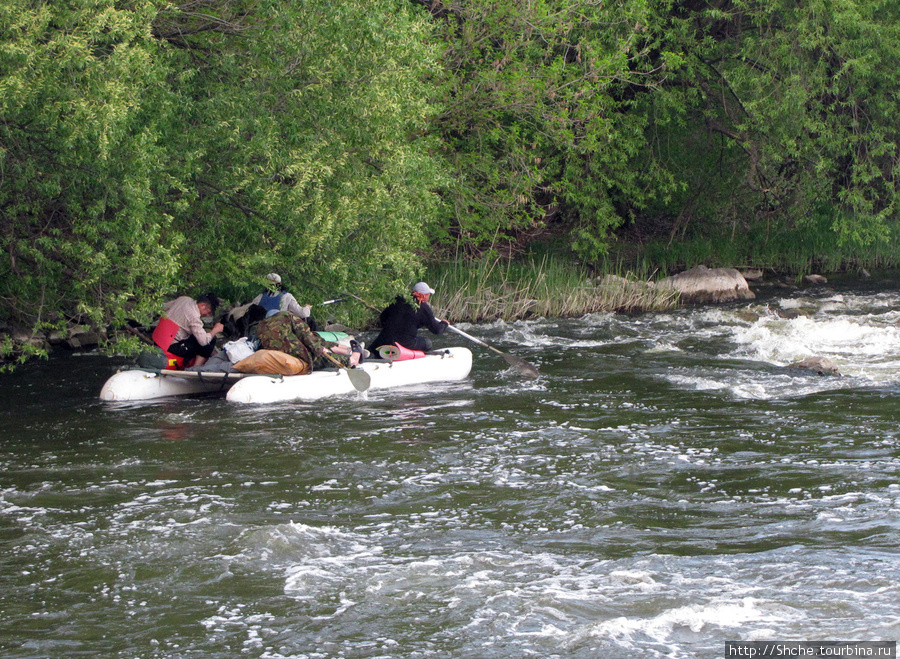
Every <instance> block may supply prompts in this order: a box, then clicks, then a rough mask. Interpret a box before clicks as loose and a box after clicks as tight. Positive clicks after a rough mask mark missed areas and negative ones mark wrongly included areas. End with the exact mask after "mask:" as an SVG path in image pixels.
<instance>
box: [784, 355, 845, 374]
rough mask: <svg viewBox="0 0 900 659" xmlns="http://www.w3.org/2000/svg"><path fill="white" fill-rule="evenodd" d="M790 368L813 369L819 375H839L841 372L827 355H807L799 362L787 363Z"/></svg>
mask: <svg viewBox="0 0 900 659" xmlns="http://www.w3.org/2000/svg"><path fill="white" fill-rule="evenodd" d="M789 366H790V368H804V369H806V370H809V371H815V372H816V373H818V374H819V375H838V376H839V375H840V374H841V372H840V371H839V370H838V367H837V366H836V365H835V363H834V362H833V361H831V360H830V359H828V357H807V358H806V359H801V360H800V361H799V362H794V363H793V364H790V365H789Z"/></svg>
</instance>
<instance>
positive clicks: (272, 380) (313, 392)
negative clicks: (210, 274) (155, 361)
mask: <svg viewBox="0 0 900 659" xmlns="http://www.w3.org/2000/svg"><path fill="white" fill-rule="evenodd" d="M359 368H361V369H363V370H365V371H366V373H368V374H369V376H370V380H371V384H370V387H369V388H370V389H388V388H391V387H403V386H410V385H416V384H425V383H428V382H451V381H455V380H464V379H465V378H467V377H468V376H469V372H470V371H471V370H472V352H471V351H470V350H469V349H468V348H446V349H443V350H440V351H438V352H435V353H429V354H426V355H425V356H424V357H421V358H419V359H410V360H405V361H395V362H387V361H380V360H372V361H368V362H365V363H364V364H361V365H360V366H359ZM226 392H227V393H226ZM222 393H226V399H227V400H230V401H233V402H236V403H278V402H286V401H293V400H300V401H312V400H318V399H320V398H327V397H329V396H340V395H345V394H351V393H356V389H355V388H354V386H353V383H352V382H351V381H350V378H349V376H348V375H347V372H346V370H345V369H340V370H337V369H335V370H330V369H329V370H324V371H315V372H313V373H310V374H308V375H290V376H281V375H246V374H243V373H216V372H210V371H167V370H163V371H157V370H148V369H128V370H124V371H119V372H118V373H116V374H115V375H113V376H112V377H111V378H109V379H108V380H107V381H106V383H105V384H104V385H103V388H102V389H101V390H100V398H101V400H105V401H136V400H152V399H155V398H168V397H171V396H193V395H202V394H209V395H212V394H222Z"/></svg>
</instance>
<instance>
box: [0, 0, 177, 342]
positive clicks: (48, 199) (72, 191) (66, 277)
mask: <svg viewBox="0 0 900 659" xmlns="http://www.w3.org/2000/svg"><path fill="white" fill-rule="evenodd" d="M154 13H155V12H154V9H153V7H152V6H151V3H147V2H144V3H141V2H132V3H129V7H128V8H127V9H121V8H117V7H116V6H115V5H114V3H112V2H89V1H87V0H82V1H80V2H66V3H41V2H33V1H31V0H27V1H26V0H9V1H8V2H4V3H3V4H2V6H0V248H2V253H3V258H2V259H0V320H3V321H4V322H5V323H6V324H11V325H13V326H18V327H21V328H24V329H25V330H26V331H40V330H46V329H49V328H52V327H59V326H62V325H63V324H64V323H65V322H66V321H67V320H77V321H80V322H92V323H95V324H98V323H104V322H109V321H122V320H123V319H124V317H125V315H126V313H127V312H128V309H129V307H130V306H131V304H132V302H133V300H134V298H135V297H136V296H147V295H150V296H152V295H153V292H154V291H161V290H164V289H165V288H166V287H167V286H168V282H169V280H170V278H171V277H172V274H173V272H174V270H175V268H176V263H177V261H176V259H175V258H174V256H173V252H174V251H175V250H177V249H178V247H179V241H178V239H177V236H176V235H172V234H171V233H168V232H167V228H168V225H169V221H170V218H169V217H167V215H166V214H165V213H164V212H163V211H162V209H161V208H160V206H159V205H158V203H157V202H158V200H159V198H160V195H161V191H162V190H163V189H164V188H165V187H166V186H167V180H166V179H167V175H166V168H167V157H166V156H165V152H166V147H167V145H166V144H164V143H162V142H161V140H160V138H161V136H162V135H164V134H166V133H167V131H168V130H169V124H170V122H171V121H172V119H173V117H172V107H173V105H172V94H171V93H170V90H169V89H168V85H167V83H166V74H167V73H168V64H167V60H166V58H165V56H164V54H163V53H161V52H160V49H159V47H158V45H159V44H158V41H157V40H156V39H154V38H153V36H152V35H151V29H150V23H151V20H152V18H153V15H154ZM12 352H13V346H12V344H11V342H10V341H9V339H8V338H7V339H6V340H5V341H4V343H3V347H2V349H0V356H2V355H9V354H10V353H12Z"/></svg>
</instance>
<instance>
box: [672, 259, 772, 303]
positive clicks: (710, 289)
mask: <svg viewBox="0 0 900 659" xmlns="http://www.w3.org/2000/svg"><path fill="white" fill-rule="evenodd" d="M656 285H657V286H661V287H669V288H674V289H675V290H677V291H678V294H679V296H680V298H681V301H682V302H683V303H684V304H709V303H718V302H731V301H733V300H751V299H753V298H755V297H756V295H755V294H754V293H753V291H751V290H750V287H749V286H748V285H747V280H746V279H744V276H743V275H742V274H741V273H740V272H738V271H737V270H736V269H735V268H707V267H706V266H705V265H698V266H696V267H694V268H691V269H690V270H687V271H685V272H681V273H679V274H677V275H674V276H672V277H666V278H664V279H661V280H660V281H658V282H657V284H656Z"/></svg>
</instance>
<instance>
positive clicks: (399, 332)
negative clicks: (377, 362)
mask: <svg viewBox="0 0 900 659" xmlns="http://www.w3.org/2000/svg"><path fill="white" fill-rule="evenodd" d="M380 319H381V333H380V334H379V335H378V336H377V337H376V338H375V340H374V341H373V342H372V345H371V346H369V349H370V350H372V351H375V350H378V348H380V347H381V346H383V345H394V344H395V343H399V344H400V345H402V346H406V347H408V348H410V349H411V350H412V349H415V348H413V345H414V344H415V342H416V333H417V331H418V329H419V326H418V321H417V319H416V309H415V308H414V307H413V306H412V305H411V304H410V303H409V302H408V301H407V300H406V298H404V297H403V296H402V295H398V296H397V297H396V298H395V299H394V301H393V302H391V303H390V304H389V305H388V306H387V307H385V309H384V311H382V312H381V316H380Z"/></svg>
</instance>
